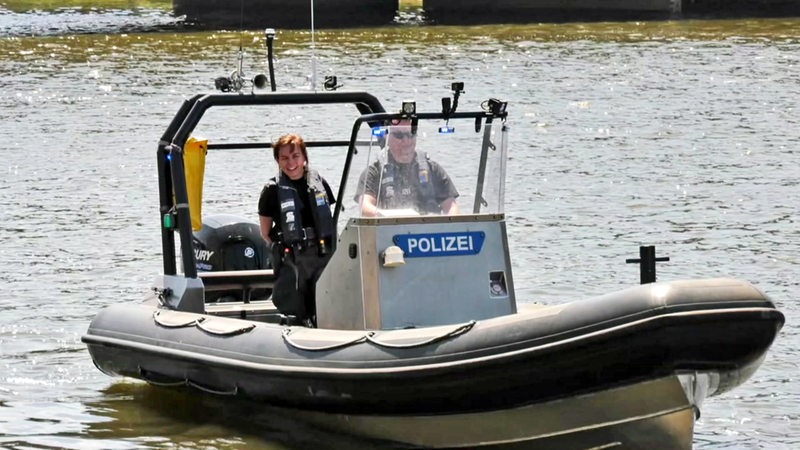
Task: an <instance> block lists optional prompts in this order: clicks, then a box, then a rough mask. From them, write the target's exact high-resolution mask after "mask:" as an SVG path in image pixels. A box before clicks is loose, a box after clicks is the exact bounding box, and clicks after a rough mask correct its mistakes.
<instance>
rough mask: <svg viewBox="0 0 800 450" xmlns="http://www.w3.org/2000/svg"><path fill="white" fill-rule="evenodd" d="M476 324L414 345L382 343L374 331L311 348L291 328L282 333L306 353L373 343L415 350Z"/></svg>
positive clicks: (289, 341)
mask: <svg viewBox="0 0 800 450" xmlns="http://www.w3.org/2000/svg"><path fill="white" fill-rule="evenodd" d="M476 323H477V321H475V320H472V321H469V322H467V323H465V324H462V325H459V326H458V327H456V328H454V329H452V330H450V331H447V332H445V333H443V334H441V335H439V336H434V337H432V338H430V339H426V340H424V341H420V342H414V343H411V344H389V343H386V342H381V341H379V340H378V339H375V337H374V336H375V334H376V332H374V331H369V332H367V333H366V334H364V335H362V336H358V337H356V338H355V339H351V340H349V341H345V342H339V343H336V344H332V345H326V346H321V347H310V346H307V345H301V344H298V343H297V342H295V341H294V340H292V339H291V336H290V335H291V334H292V329H291V328H287V329H285V330H283V332H282V333H281V336H282V337H283V340H284V341H285V342H286V343H287V344H289V345H290V346H292V347H294V348H296V349H299V350H305V351H309V352H318V351H326V350H334V349H337V348H342V347H347V346H350V345H356V344H360V343H362V342H371V343H372V344H374V345H377V346H378V347H385V348H414V347H423V346H425V345H430V344H433V343H435V342H439V341H442V340H445V339H449V338H452V337H456V336H458V335H460V334H464V333H466V332H467V331H469V330H471V329H472V327H474V326H475V324H476Z"/></svg>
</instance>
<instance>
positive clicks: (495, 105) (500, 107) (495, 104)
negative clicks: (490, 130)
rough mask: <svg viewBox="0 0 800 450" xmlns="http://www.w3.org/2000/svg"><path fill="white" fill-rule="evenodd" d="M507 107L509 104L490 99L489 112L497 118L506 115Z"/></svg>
mask: <svg viewBox="0 0 800 450" xmlns="http://www.w3.org/2000/svg"><path fill="white" fill-rule="evenodd" d="M506 106H508V102H503V101H500V100H498V99H496V98H490V99H489V111H491V112H492V114H494V115H496V116H502V115H503V114H505V113H506Z"/></svg>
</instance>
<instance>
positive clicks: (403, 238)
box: [392, 231, 486, 258]
mask: <svg viewBox="0 0 800 450" xmlns="http://www.w3.org/2000/svg"><path fill="white" fill-rule="evenodd" d="M485 238H486V234H485V233H484V232H482V231H463V232H458V233H425V234H398V235H395V236H394V237H392V240H393V241H394V243H395V245H397V246H398V247H400V248H401V249H403V253H404V254H405V257H406V258H425V257H430V256H462V255H477V254H478V253H480V252H481V248H483V241H484V239H485Z"/></svg>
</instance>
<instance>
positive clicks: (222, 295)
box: [192, 214, 271, 302]
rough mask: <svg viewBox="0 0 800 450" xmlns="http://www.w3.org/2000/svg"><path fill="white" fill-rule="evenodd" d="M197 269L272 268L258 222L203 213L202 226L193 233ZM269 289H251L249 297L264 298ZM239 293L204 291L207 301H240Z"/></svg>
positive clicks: (209, 270)
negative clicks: (252, 290) (253, 290)
mask: <svg viewBox="0 0 800 450" xmlns="http://www.w3.org/2000/svg"><path fill="white" fill-rule="evenodd" d="M192 244H193V245H194V256H195V260H196V261H197V271H198V272H212V271H228V270H258V269H269V268H271V265H270V262H269V251H268V250H267V244H266V242H264V239H263V238H262V237H261V233H260V230H259V226H258V224H257V223H255V222H253V221H250V220H248V219H245V218H243V217H239V216H234V215H229V214H222V215H215V216H208V217H205V218H204V220H203V227H202V228H201V229H200V230H199V231H195V232H194V234H193V235H192ZM270 294H271V290H269V289H261V290H258V291H255V292H252V293H251V299H253V300H256V299H266V298H268V297H269V295H270ZM241 297H242V293H241V292H240V291H238V290H235V291H220V292H212V293H209V292H207V293H206V302H209V301H211V302H213V301H241V300H242V298H241Z"/></svg>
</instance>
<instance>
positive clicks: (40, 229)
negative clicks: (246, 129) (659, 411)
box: [0, 13, 800, 449]
mask: <svg viewBox="0 0 800 450" xmlns="http://www.w3.org/2000/svg"><path fill="white" fill-rule="evenodd" d="M10 14H11V13H5V14H0V24H3V25H2V26H4V27H8V26H9V25H8V23H9V22H4V20H5V19H8V18H9V15H10ZM14 14H16V13H14ZM132 14H134V13H132ZM11 15H12V16H13V14H11ZM29 16H30V17H29V18H27V19H24V18H22V19H19V20H20V22H24V21H25V20H28V21H29V22H28V23H36V21H37V20H45V17H44V16H45V15H39V14H32V15H31V14H29ZM70 17H71V16H70V14H69V13H67V14H66V15H64V16H63V17H61V19H60V20H56V21H55V22H64V23H66V22H69V20H71V19H70ZM62 19H63V20H62ZM14 20H17V19H16V18H14ZM159 20H160V19H159ZM84 25H85V26H87V27H89V25H88V24H85V23H84ZM5 29H6V30H7V29H8V28H5ZM103 30H104V29H103V28H102V27H101V28H100V30H99V31H98V32H97V33H91V34H82V33H74V32H69V31H67V32H58V33H39V32H32V33H30V34H29V33H16V32H6V34H5V35H6V37H4V38H2V39H0V73H1V74H2V75H3V76H2V78H0V138H2V142H3V158H2V165H0V174H2V176H0V265H2V270H1V271H0V286H2V287H3V288H4V291H5V292H6V295H4V296H2V297H0V311H2V314H0V355H2V356H1V357H0V358H1V359H0V447H4V448H76V449H77V448H80V449H92V448H98V449H99V448H103V449H127V448H176V447H177V448H244V447H247V448H374V443H364V442H360V441H357V440H353V439H350V438H347V437H342V436H332V435H329V434H327V433H324V432H323V431H321V430H317V429H309V428H306V427H303V426H302V425H300V424H297V423H294V422H291V421H290V420H288V419H286V418H284V417H282V416H281V415H280V412H277V411H270V410H268V409H264V408H260V407H257V406H256V405H249V404H247V403H237V404H236V405H230V404H224V403H222V402H221V401H220V400H218V399H211V398H206V397H203V396H198V395H196V394H194V395H192V396H183V395H175V394H173V393H169V392H161V391H160V390H158V389H155V388H151V387H148V386H145V385H142V384H140V383H134V382H128V381H120V380H117V379H111V378H108V377H106V376H105V375H103V374H102V373H100V372H99V371H97V370H96V369H95V368H94V367H93V365H92V363H91V360H90V358H89V355H88V353H87V352H86V349H85V346H84V345H83V344H82V343H81V342H80V336H81V335H82V334H83V333H84V332H85V330H86V328H87V326H88V323H89V321H90V320H91V318H92V316H93V315H94V314H95V312H96V311H97V310H98V309H99V308H101V307H102V306H104V305H108V304H110V303H112V302H116V301H137V300H138V299H140V298H142V297H144V295H146V293H147V289H148V287H149V285H150V282H151V281H152V280H153V279H154V277H155V276H156V274H157V273H158V272H159V271H160V270H161V260H160V255H159V249H160V246H159V242H160V240H159V233H158V229H159V228H158V210H157V179H156V174H155V170H154V165H155V164H154V163H155V149H156V144H157V141H158V139H159V137H160V136H161V134H162V133H163V131H164V129H165V127H166V125H167V123H168V122H169V120H170V119H171V118H172V116H173V114H174V113H175V112H176V111H177V109H178V107H179V105H180V103H181V101H182V100H183V99H184V98H186V97H188V96H190V95H192V94H195V93H198V92H206V91H209V90H210V89H211V87H212V86H213V79H214V78H215V77H217V76H220V75H225V74H227V73H229V72H230V71H231V70H232V69H233V66H234V63H235V60H236V59H235V58H236V50H237V49H238V47H239V45H240V44H241V45H243V46H244V48H245V49H248V60H247V63H246V66H245V71H246V72H248V73H255V72H257V71H260V70H263V61H264V51H263V50H262V48H261V47H262V46H263V44H262V42H261V41H262V37H261V36H260V35H259V34H255V33H235V32H218V33H211V32H209V33H188V32H187V33H176V32H160V33H144V34H141V33H140V34H136V33H128V34H125V29H124V27H122V29H115V30H114V31H113V32H111V33H109V32H106V31H103ZM315 41H316V48H315V49H314V51H313V54H314V55H315V59H316V72H317V75H318V76H319V77H321V76H322V75H325V74H335V75H337V76H338V77H339V79H340V81H342V82H344V84H345V88H348V89H355V90H366V91H369V92H372V93H374V94H375V95H376V96H377V97H378V98H379V99H380V100H381V101H382V102H383V103H384V105H387V107H390V106H391V105H399V102H400V101H401V100H405V99H409V98H416V99H417V100H418V101H419V103H420V107H421V108H428V109H438V108H439V105H438V98H439V97H442V96H447V95H448V89H447V88H446V87H447V86H449V84H450V82H452V81H458V80H461V81H464V82H465V83H466V92H465V94H464V95H463V96H462V98H461V104H462V105H470V106H475V105H477V104H478V103H479V102H481V101H483V100H485V99H486V98H488V97H499V98H504V99H507V100H508V101H509V111H510V114H511V117H510V120H509V122H510V123H511V125H512V137H511V141H510V151H511V157H512V164H511V165H510V166H509V175H510V180H509V183H508V186H507V188H508V193H507V200H508V203H509V204H508V206H507V208H506V211H507V215H508V222H509V227H508V230H509V234H510V241H511V245H512V248H511V251H512V261H513V262H514V265H515V274H514V275H515V284H516V286H517V289H518V298H519V299H521V300H523V301H541V302H548V303H561V302H566V301H571V300H574V299H577V298H581V297H586V296H590V295H596V294H602V293H604V292H607V291H609V290H615V289H619V288H622V287H626V286H629V285H632V284H635V283H637V282H638V269H637V268H636V267H635V266H633V265H627V264H625V259H626V258H630V257H636V256H637V255H638V246H639V245H656V246H657V250H658V252H659V255H664V256H669V257H670V258H671V259H670V261H669V262H668V263H662V264H660V265H659V268H658V273H659V278H660V279H662V280H669V279H680V278H694V277H716V276H732V277H737V278H743V279H747V280H749V281H751V282H753V283H755V284H756V285H757V286H758V287H760V288H761V289H763V290H764V291H765V292H767V293H768V294H769V295H771V296H772V298H773V299H774V300H775V302H776V303H777V305H778V306H779V308H780V309H781V310H782V311H783V312H784V313H785V314H786V316H787V325H786V326H785V327H784V329H783V331H782V332H781V334H780V336H779V337H778V340H777V341H776V343H775V345H774V346H773V348H772V350H771V351H770V353H769V355H768V357H767V359H766V360H765V362H764V364H763V366H762V367H761V369H760V370H759V371H758V372H757V373H756V374H755V375H754V376H753V378H751V379H750V380H749V381H748V382H747V383H745V384H744V385H743V386H741V387H740V388H738V389H736V390H734V391H732V392H729V393H726V394H724V395H722V396H720V397H714V398H711V399H709V400H707V402H706V404H705V407H704V408H703V416H702V417H701V419H700V421H699V423H698V424H697V427H696V441H695V444H696V445H695V447H696V448H698V449H730V448H735V449H792V448H797V446H798V445H800V432H799V431H798V428H799V427H798V425H797V424H798V420H800V409H798V406H797V405H798V404H800V388H798V383H797V374H798V360H800V354H799V353H798V350H797V349H798V347H800V336H798V327H797V325H796V324H797V322H798V316H799V315H800V313H799V312H798V306H797V303H796V302H795V299H796V298H797V297H798V293H800V289H798V277H797V274H798V268H799V267H800V257H799V256H798V255H800V232H799V231H798V210H797V208H798V206H797V205H800V190H799V189H798V178H799V177H800V153H799V152H798V148H797V147H798V145H799V143H800V139H798V131H797V130H798V126H800V123H799V122H800V120H799V119H798V112H797V99H798V98H800V84H798V80H800V65H798V62H799V60H800V20H772V21H763V20H762V21H747V20H743V21H715V22H660V23H655V22H652V23H599V24H565V25H543V24H542V25H535V24H534V25H528V26H482V27H464V28H461V27H417V26H403V27H386V28H380V29H363V30H338V31H328V32H318V33H317V34H316V37H315ZM276 49H277V55H276V56H277V60H278V65H277V73H276V78H277V80H278V87H279V89H280V90H289V89H294V88H303V87H305V86H307V85H308V77H309V75H310V74H311V73H312V71H311V69H310V67H311V55H312V50H311V46H310V34H309V33H307V32H279V35H278V40H277V42H276ZM462 107H465V106H462ZM295 120H298V121H301V120H302V118H295ZM259 158H260V159H256V160H255V161H254V160H253V157H252V153H250V154H245V153H241V154H239V153H237V152H231V153H230V157H229V160H228V161H226V167H229V168H230V170H231V171H235V172H231V173H235V174H236V176H235V177H227V178H224V179H223V180H219V179H209V180H208V181H209V183H211V185H210V186H209V189H217V190H218V191H220V192H222V191H223V188H226V189H227V192H228V194H227V197H223V198H222V199H221V200H220V205H218V206H219V207H221V206H222V205H223V204H225V205H226V206H229V207H230V210H229V211H227V212H231V213H235V214H242V215H247V216H250V217H253V218H255V205H256V201H257V197H256V196H257V195H258V192H259V189H260V184H261V183H262V182H263V180H264V179H265V178H266V177H267V176H268V175H269V174H271V173H272V170H273V169H272V167H273V162H272V161H270V160H269V159H268V158H267V155H262V156H260V157H259ZM322 162H323V163H324V162H325V161H322Z"/></svg>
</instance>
